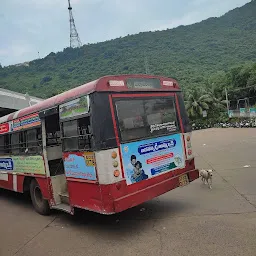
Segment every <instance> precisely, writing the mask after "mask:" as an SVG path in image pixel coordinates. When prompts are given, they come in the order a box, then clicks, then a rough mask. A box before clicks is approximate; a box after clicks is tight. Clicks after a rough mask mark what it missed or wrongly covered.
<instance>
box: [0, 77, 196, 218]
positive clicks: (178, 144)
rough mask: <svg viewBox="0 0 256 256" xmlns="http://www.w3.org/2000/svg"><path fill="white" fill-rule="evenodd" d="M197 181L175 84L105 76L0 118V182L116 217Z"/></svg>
mask: <svg viewBox="0 0 256 256" xmlns="http://www.w3.org/2000/svg"><path fill="white" fill-rule="evenodd" d="M197 178H198V170H197V169H196V168H195V164H194V157H193V153H192V146H191V127H190V125H189V120H188V117H187V113H186V110H185V106H184V101H183V97H182V93H181V90H180V88H179V86H178V83H177V81H175V80H174V79H171V78H165V77H158V76H149V75H120V76H105V77H102V78H99V79H98V80H96V81H93V82H90V83H87V84H84V85H81V86H79V87H76V88H74V89H71V90H69V91H67V92H64V93H62V94H59V95H56V96H54V97H52V98H49V99H47V100H44V101H43V102H40V103H38V104H36V105H33V106H31V107H28V108H25V109H22V110H19V111H17V112H15V113H11V114H9V115H7V116H4V117H2V118H0V187H1V188H4V189H8V190H13V191H16V192H20V193H24V192H29V193H30V195H31V199H32V203H33V206H34V208H35V210H36V211H37V212H38V213H40V214H43V215H46V214H49V213H50V209H59V210H63V211H66V212H69V213H71V214H73V213H74V209H75V208H81V209H86V210H90V211H94V212H98V213H102V214H114V213H117V212H121V211H124V210H126V209H128V208H131V207H134V206H136V205H139V204H141V203H143V202H145V201H148V200H150V199H152V198H155V197H157V196H159V195H161V194H164V193H166V192H168V191H170V190H172V189H174V188H177V187H180V186H184V185H187V184H188V183H189V182H192V181H193V180H195V179H197Z"/></svg>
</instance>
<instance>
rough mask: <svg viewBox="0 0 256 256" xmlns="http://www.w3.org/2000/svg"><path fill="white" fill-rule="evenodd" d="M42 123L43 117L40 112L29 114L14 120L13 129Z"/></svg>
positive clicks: (17, 129) (26, 127)
mask: <svg viewBox="0 0 256 256" xmlns="http://www.w3.org/2000/svg"><path fill="white" fill-rule="evenodd" d="M39 125H41V119H40V118H39V115H38V113H34V114H31V115H28V116H24V117H21V118H19V119H16V120H14V121H13V131H14V132H15V131H19V130H22V129H28V128H31V127H36V126H39Z"/></svg>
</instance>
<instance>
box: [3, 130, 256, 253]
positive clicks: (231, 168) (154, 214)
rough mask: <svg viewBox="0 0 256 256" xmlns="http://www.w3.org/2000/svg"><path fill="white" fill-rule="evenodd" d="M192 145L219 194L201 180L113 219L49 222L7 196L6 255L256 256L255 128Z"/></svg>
mask: <svg viewBox="0 0 256 256" xmlns="http://www.w3.org/2000/svg"><path fill="white" fill-rule="evenodd" d="M193 147H194V151H195V155H196V163H197V167H198V168H211V167H212V168H214V170H215V172H214V180H213V189H212V190H209V189H208V188H207V187H206V186H205V185H203V184H202V183H201V181H200V180H197V181H195V182H193V183H191V184H190V185H189V186H186V187H184V188H178V189H176V190H173V191H171V192H169V193H167V194H165V195H163V196H161V197H159V198H156V199H154V200H152V201H150V202H147V203H145V204H143V205H140V206H139V207H136V208H133V209H130V210H128V211H126V212H124V213H121V214H118V215H114V216H101V215H98V214H94V213H88V212H81V213H79V214H78V215H76V216H69V215H68V214H65V213H61V212H53V213H52V215H51V216H49V217H43V216H40V215H38V214H37V213H35V212H34V211H33V209H32V206H31V204H30V202H29V200H28V199H24V198H23V197H22V196H20V195H16V194H13V193H10V192H5V191H0V207H1V208H0V255H1V256H9V255H11V256H12V255H17V256H32V255H33V256H34V255H36V256H48V255H51V256H53V255H54V256H59V255H60V256H71V255H76V256H80V255H90V256H96V255H104V256H105V255H111V256H116V255H118V256H123V255H124V256H126V255H131V256H135V255H154V256H155V255H159V256H162V255H166V256H167V255H168V256H170V255H171V256H176V255H179V256H183V255H184V256H188V255H197V256H201V255H202V256H205V255H209V256H211V255H218V256H222V255H223V256H224V255H232V256H234V255H235V256H238V255H243V256H250V255H251V256H255V255H256V185H255V183H256V129H209V130H203V131H196V132H194V134H193Z"/></svg>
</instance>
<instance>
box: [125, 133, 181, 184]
mask: <svg viewBox="0 0 256 256" xmlns="http://www.w3.org/2000/svg"><path fill="white" fill-rule="evenodd" d="M182 145H183V144H182V137H181V134H175V135H170V136H164V137H161V138H154V139H148V140H142V141H136V142H131V143H127V144H122V145H121V152H122V159H123V166H124V172H125V178H126V182H127V184H128V185H130V184H133V183H136V182H140V181H142V180H145V179H149V178H152V177H154V176H156V175H159V174H161V173H164V172H168V171H171V170H175V169H178V168H183V167H184V166H185V158H184V152H183V146H182Z"/></svg>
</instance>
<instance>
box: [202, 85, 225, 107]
mask: <svg viewBox="0 0 256 256" xmlns="http://www.w3.org/2000/svg"><path fill="white" fill-rule="evenodd" d="M206 94H207V95H209V96H210V98H211V105H212V107H213V109H215V110H217V109H222V110H223V109H225V107H226V104H227V101H226V100H223V95H221V94H220V93H219V92H218V89H217V88H216V87H214V86H212V87H210V88H208V89H207V90H206ZM223 94H224V92H223Z"/></svg>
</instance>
